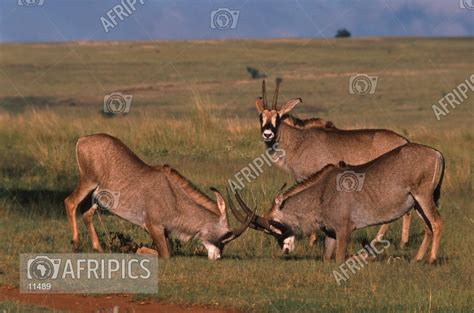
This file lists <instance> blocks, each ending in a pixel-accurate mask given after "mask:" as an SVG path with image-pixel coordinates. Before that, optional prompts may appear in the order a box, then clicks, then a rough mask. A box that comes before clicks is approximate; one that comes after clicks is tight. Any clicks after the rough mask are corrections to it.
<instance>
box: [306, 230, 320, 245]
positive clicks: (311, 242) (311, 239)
mask: <svg viewBox="0 0 474 313" xmlns="http://www.w3.org/2000/svg"><path fill="white" fill-rule="evenodd" d="M316 239H318V234H317V233H316V232H314V233H311V235H309V238H308V241H309V246H310V247H312V246H314V244H315V243H316Z"/></svg>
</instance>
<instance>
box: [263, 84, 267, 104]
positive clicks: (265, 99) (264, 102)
mask: <svg viewBox="0 0 474 313" xmlns="http://www.w3.org/2000/svg"><path fill="white" fill-rule="evenodd" d="M262 97H263V108H264V109H265V110H266V109H267V88H266V87H265V79H264V80H263V81H262Z"/></svg>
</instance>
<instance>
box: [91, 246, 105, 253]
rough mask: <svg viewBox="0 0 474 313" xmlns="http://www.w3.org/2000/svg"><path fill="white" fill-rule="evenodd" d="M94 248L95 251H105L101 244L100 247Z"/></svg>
mask: <svg viewBox="0 0 474 313" xmlns="http://www.w3.org/2000/svg"><path fill="white" fill-rule="evenodd" d="M92 249H93V250H94V251H95V252H99V253H102V252H104V249H102V247H101V246H98V247H93V248H92Z"/></svg>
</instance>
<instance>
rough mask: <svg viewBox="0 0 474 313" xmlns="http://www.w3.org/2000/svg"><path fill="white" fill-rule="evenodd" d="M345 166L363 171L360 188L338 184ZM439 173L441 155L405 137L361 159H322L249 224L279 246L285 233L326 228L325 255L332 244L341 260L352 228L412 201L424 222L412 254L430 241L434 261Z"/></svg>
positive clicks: (389, 217) (376, 221) (391, 215)
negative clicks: (348, 161)
mask: <svg viewBox="0 0 474 313" xmlns="http://www.w3.org/2000/svg"><path fill="white" fill-rule="evenodd" d="M341 163H343V162H341ZM347 171H350V172H357V173H363V174H364V176H365V178H364V182H363V185H362V186H361V189H360V190H358V191H353V192H347V191H342V190H340V189H338V188H337V184H338V181H339V178H340V176H341V175H343V174H344V173H347ZM443 175H444V158H443V155H442V154H441V153H440V152H439V151H437V150H435V149H432V148H430V147H427V146H423V145H419V144H415V143H407V144H406V145H404V146H401V147H399V148H396V149H395V150H392V151H390V152H388V153H386V154H384V155H382V156H380V157H379V158H377V159H375V160H373V161H371V162H369V163H367V164H364V165H359V166H352V165H346V164H342V165H339V166H337V165H332V164H330V165H326V166H325V167H324V168H323V169H321V170H320V171H319V172H317V173H315V174H313V175H311V176H309V177H308V178H307V179H306V180H304V181H302V182H300V183H298V184H296V185H295V186H294V187H292V188H290V189H289V190H287V191H286V192H285V193H279V194H278V195H277V196H276V197H275V199H274V202H273V206H272V208H271V209H270V210H269V211H267V213H265V215H264V216H263V217H260V216H256V217H255V218H254V219H253V221H252V223H253V228H256V229H259V230H263V231H265V232H266V233H269V234H271V235H273V236H275V237H276V238H277V239H278V242H279V243H280V246H281V245H282V243H284V242H285V240H286V239H287V238H290V237H293V236H295V235H301V236H308V235H309V234H311V233H313V232H315V231H317V230H322V231H323V232H324V233H325V234H326V240H325V243H324V257H323V258H324V260H329V259H331V257H332V254H333V252H334V249H336V261H337V262H343V261H344V259H345V256H346V247H347V243H348V241H349V238H350V235H351V233H352V232H353V231H354V230H356V229H361V228H365V227H368V226H373V225H380V224H383V223H389V222H391V221H394V220H396V219H398V218H399V217H401V216H402V215H403V214H406V213H407V212H408V211H410V210H411V209H412V208H413V207H414V208H415V210H416V212H417V213H418V214H419V215H420V217H421V218H422V220H423V221H424V222H425V235H424V238H423V242H422V243H421V245H420V248H419V249H418V252H417V254H416V256H415V258H414V260H415V261H420V260H422V259H423V257H424V255H425V253H426V250H427V248H428V245H429V244H430V241H431V253H430V256H429V259H428V261H429V263H433V262H434V261H435V260H436V257H437V251H438V247H439V242H440V238H441V229H442V225H443V222H442V219H441V217H440V215H439V213H438V210H437V206H438V201H439V197H440V192H441V184H442V180H443ZM236 198H237V201H238V202H239V204H240V206H241V207H242V209H243V210H245V211H246V212H250V210H249V208H248V207H247V206H246V204H245V203H244V202H243V200H242V199H241V198H240V195H239V194H238V193H236ZM231 208H232V205H231Z"/></svg>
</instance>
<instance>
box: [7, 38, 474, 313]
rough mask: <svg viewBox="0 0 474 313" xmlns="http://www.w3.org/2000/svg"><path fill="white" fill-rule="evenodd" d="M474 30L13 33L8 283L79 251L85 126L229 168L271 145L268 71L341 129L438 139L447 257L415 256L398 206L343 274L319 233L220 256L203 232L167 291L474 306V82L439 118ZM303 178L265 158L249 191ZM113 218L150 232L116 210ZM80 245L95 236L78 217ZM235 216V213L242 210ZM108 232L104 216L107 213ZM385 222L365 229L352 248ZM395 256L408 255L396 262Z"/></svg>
mask: <svg viewBox="0 0 474 313" xmlns="http://www.w3.org/2000/svg"><path fill="white" fill-rule="evenodd" d="M473 51H474V40H473V39H408V38H407V39H380V38H373V39H359V40H313V41H306V40H273V41H250V40H236V41H200V42H192V41H190V42H153V43H139V42H135V43H132V42H130V43H70V44H36V45H16V44H2V45H1V46H0V52H1V56H0V156H1V157H0V176H1V185H0V188H1V189H0V285H13V286H18V275H19V274H18V266H19V254H20V253H27V252H70V251H71V245H70V239H71V233H70V229H69V226H68V224H67V221H66V216H65V212H64V207H63V199H64V198H65V196H67V194H69V193H70V192H71V191H72V190H73V188H74V187H75V184H76V182H77V173H76V168H75V164H76V163H75V156H74V155H75V154H74V146H75V142H76V140H77V138H78V137H80V136H82V135H86V134H91V133H97V132H105V133H109V134H111V135H114V136H117V137H118V138H120V139H121V140H123V141H124V142H125V143H126V144H127V145H129V147H131V148H132V150H134V151H135V152H136V153H137V154H138V155H139V156H140V157H141V158H142V159H144V160H145V161H146V162H148V163H150V164H163V163H168V164H170V165H171V166H173V167H174V168H176V169H178V170H179V171H180V172H181V173H182V174H183V175H185V176H186V177H188V178H189V179H191V180H192V181H193V182H194V183H195V184H196V185H198V186H199V187H200V188H201V189H202V190H204V191H205V192H207V193H208V194H210V192H209V191H208V190H209V189H208V188H209V187H210V186H216V187H218V188H220V189H224V188H225V186H226V184H227V180H228V179H229V178H231V177H232V176H233V175H234V174H235V173H236V172H237V171H239V170H240V169H241V168H242V167H243V166H245V165H247V164H248V163H249V162H251V161H252V160H253V159H254V158H255V157H257V156H258V155H260V154H261V153H262V152H263V149H264V148H263V144H262V143H261V142H260V140H259V129H258V118H257V114H256V110H255V106H254V99H255V97H256V96H259V95H260V86H261V81H260V80H253V79H251V78H250V76H249V74H248V73H247V71H246V67H247V66H252V67H255V68H258V69H259V70H260V71H262V72H264V73H265V74H266V75H267V79H268V82H269V85H270V86H269V87H270V88H271V90H272V88H273V83H272V82H273V80H274V79H275V78H276V77H282V78H283V84H282V87H281V93H280V99H281V101H284V100H286V99H289V98H292V97H301V98H303V101H304V102H303V103H301V104H299V105H298V106H297V107H296V109H295V112H294V113H295V114H297V115H298V116H299V117H312V116H319V117H322V118H325V119H330V120H332V121H333V122H334V123H335V124H336V125H337V126H338V127H340V128H347V129H350V128H359V127H384V128H390V129H393V130H395V131H397V132H399V133H401V134H403V135H405V136H407V137H408V138H409V139H410V140H412V141H415V142H420V143H424V144H427V145H431V146H433V147H436V148H437V149H439V150H440V151H442V152H443V154H444V156H445V158H446V162H447V164H446V167H447V170H446V176H445V180H444V184H443V189H442V196H441V209H440V212H441V214H442V217H443V218H444V220H445V229H444V233H443V236H442V240H441V249H440V262H439V264H437V265H434V266H429V265H427V264H410V263H409V258H410V257H412V256H414V254H415V252H416V249H417V247H418V245H419V244H420V242H421V239H422V235H423V232H422V225H421V223H420V221H419V220H418V218H416V217H415V218H413V222H412V225H413V226H412V229H411V239H410V243H409V245H408V247H407V248H406V249H404V250H401V249H399V248H398V247H397V246H398V245H397V243H398V241H399V238H400V224H401V223H400V221H397V222H395V223H394V227H392V228H391V229H390V231H389V233H388V234H387V238H388V239H389V240H390V241H391V242H392V245H391V247H390V248H389V249H388V250H386V251H385V252H384V254H383V255H382V256H381V257H380V259H379V260H377V261H375V262H372V263H370V264H369V265H368V266H367V267H365V268H363V269H362V270H361V271H359V272H357V273H356V274H354V275H352V277H351V279H350V280H349V281H348V282H347V283H345V284H344V285H343V286H338V285H337V284H336V281H335V279H334V277H333V275H332V271H333V269H335V268H337V264H335V263H334V262H333V263H322V261H321V252H320V248H321V244H319V246H318V247H313V248H310V247H308V246H307V244H306V242H299V244H298V248H297V251H296V253H294V254H293V255H292V256H290V257H283V256H282V255H281V253H280V251H279V249H278V246H277V244H276V243H275V242H274V240H273V238H269V237H267V236H265V235H264V234H262V233H259V232H255V231H248V232H247V233H245V234H244V235H243V236H242V238H239V239H238V240H236V241H235V242H232V243H231V244H229V245H228V247H226V250H225V251H224V259H223V260H221V261H218V262H209V261H208V260H207V258H206V257H205V254H204V253H203V250H202V249H201V248H200V247H199V246H198V245H197V244H195V243H190V244H184V245H182V246H181V247H179V248H177V249H176V251H174V257H173V258H171V259H170V260H167V261H160V274H159V293H158V294H157V295H156V296H154V297H156V298H157V299H159V300H161V301H164V302H174V303H179V304H204V305H209V306H217V307H224V308H231V309H235V310H240V311H255V312H306V311H308V312H311V311H313V312H358V311H360V312H400V311H402V312H461V311H466V312H467V311H471V310H472V307H474V300H473V296H474V285H473V279H474V267H473V266H472V259H473V257H474V248H473V247H474V235H473V232H472V230H473V223H474V210H473V205H472V191H473V185H472V184H473V176H472V162H473V159H472V151H473V143H474V131H473V128H472V124H473V115H472V113H473V111H472V107H473V104H474V100H473V99H474V98H473V94H472V91H470V93H469V98H468V99H467V100H466V101H465V102H464V103H463V104H462V105H460V106H458V107H456V109H452V110H451V112H450V113H449V114H448V115H447V116H445V117H443V118H442V119H441V120H440V121H437V120H436V119H435V117H434V115H433V112H432V109H431V105H432V104H434V103H436V102H437V101H438V100H439V99H440V98H441V97H443V96H444V95H445V94H446V93H448V92H450V91H451V90H452V89H454V88H455V87H456V86H457V85H458V84H459V83H461V82H462V81H464V80H465V79H467V78H468V77H469V76H470V75H471V74H472V72H473V70H474V60H473V59H472V53H473ZM355 73H367V74H371V75H378V76H379V79H378V84H377V89H376V93H375V94H374V95H369V96H357V95H351V94H349V92H348V81H349V77H350V76H351V75H353V74H355ZM115 91H121V92H122V93H123V94H130V95H133V101H132V105H131V110H130V113H129V114H127V115H119V116H115V117H108V116H105V115H103V114H101V112H102V109H103V98H104V96H105V95H107V94H109V93H111V92H115ZM285 181H286V182H289V183H291V178H290V177H289V176H288V175H286V174H285V173H282V172H281V171H280V170H278V169H276V168H267V169H266V170H265V172H264V173H263V174H262V175H261V176H260V177H259V178H258V179H257V180H255V181H253V182H252V183H251V184H248V185H247V187H246V188H245V190H244V192H243V196H244V198H245V199H247V201H248V202H249V204H251V205H252V206H254V205H257V206H258V208H259V212H262V211H263V210H264V209H265V208H267V207H268V205H269V203H270V201H271V199H272V196H273V195H274V193H275V192H276V191H277V190H278V188H279V187H280V186H281V185H282V184H283V183H284V182H285ZM104 220H105V225H106V228H107V229H108V230H110V231H120V232H123V233H127V234H130V235H131V236H132V237H133V238H134V239H135V240H137V241H143V242H150V241H151V240H150V239H149V238H147V236H146V234H145V232H144V231H142V230H141V229H138V228H137V227H134V226H132V225H131V224H130V223H127V222H125V221H122V220H120V219H118V218H115V217H112V216H104ZM79 222H80V223H79V225H80V232H81V238H82V239H83V240H82V249H83V251H91V247H90V243H89V241H88V237H87V232H86V230H85V227H84V225H83V223H82V221H81V220H79ZM232 222H233V221H232ZM96 227H97V229H98V232H100V233H103V232H104V231H105V230H104V229H103V228H102V227H101V226H100V225H99V223H96ZM376 231H377V228H375V227H374V228H368V229H364V230H361V231H357V232H356V233H355V234H353V236H352V241H351V245H350V247H349V249H350V252H351V253H355V252H356V251H357V250H358V249H359V248H360V244H361V242H362V241H363V240H366V239H368V238H369V239H370V238H372V237H373V236H374V234H375V233H376ZM391 257H401V258H400V259H397V260H396V261H395V262H389V260H390V259H391Z"/></svg>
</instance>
